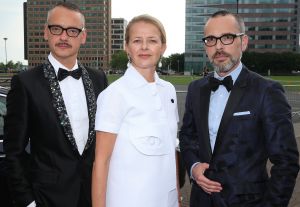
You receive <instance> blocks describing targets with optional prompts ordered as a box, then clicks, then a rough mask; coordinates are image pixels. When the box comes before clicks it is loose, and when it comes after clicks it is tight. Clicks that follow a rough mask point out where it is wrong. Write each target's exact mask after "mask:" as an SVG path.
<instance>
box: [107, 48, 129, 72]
mask: <svg viewBox="0 0 300 207" xmlns="http://www.w3.org/2000/svg"><path fill="white" fill-rule="evenodd" d="M127 62H128V58H127V54H126V52H125V51H123V50H121V51H120V52H117V53H115V54H113V55H112V58H111V62H110V66H111V69H112V70H115V71H116V70H122V71H124V70H126V68H127Z"/></svg>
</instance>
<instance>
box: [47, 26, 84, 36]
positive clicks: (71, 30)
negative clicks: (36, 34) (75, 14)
mask: <svg viewBox="0 0 300 207" xmlns="http://www.w3.org/2000/svg"><path fill="white" fill-rule="evenodd" d="M48 29H49V31H50V32H51V34H53V35H61V34H62V33H63V32H64V31H66V33H67V35H68V36H69V37H78V35H79V34H80V32H82V31H83V30H84V28H82V29H78V28H75V27H68V28H63V27H62V26H60V25H48Z"/></svg>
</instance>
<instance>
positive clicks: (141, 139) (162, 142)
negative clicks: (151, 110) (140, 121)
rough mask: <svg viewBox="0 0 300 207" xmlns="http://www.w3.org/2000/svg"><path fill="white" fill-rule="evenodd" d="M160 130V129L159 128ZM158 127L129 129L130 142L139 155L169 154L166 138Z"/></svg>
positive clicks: (168, 143)
mask: <svg viewBox="0 0 300 207" xmlns="http://www.w3.org/2000/svg"><path fill="white" fill-rule="evenodd" d="M161 128H162V127H161ZM163 130H167V129H160V128H159V127H158V126H147V128H144V127H141V128H138V127H137V128H131V129H130V130H129V131H130V142H131V143H132V144H133V145H134V147H135V148H136V149H137V151H139V152H140V153H142V154H144V155H150V156H151V155H152V156H155V155H166V154H169V153H170V145H171V143H170V142H168V137H166V135H165V133H164V131H163Z"/></svg>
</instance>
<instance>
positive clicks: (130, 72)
mask: <svg viewBox="0 0 300 207" xmlns="http://www.w3.org/2000/svg"><path fill="white" fill-rule="evenodd" d="M124 77H125V78H127V79H128V80H129V81H128V83H129V85H131V86H132V87H133V88H139V87H142V86H144V85H147V84H149V82H148V81H147V80H146V79H145V78H144V77H143V76H142V75H141V74H140V73H139V72H138V71H137V70H136V69H135V68H134V67H133V66H132V65H131V64H130V65H129V66H128V68H127V70H126V72H125V74H124ZM154 82H155V84H157V85H162V86H163V83H162V80H161V79H160V78H159V76H158V74H157V72H156V71H155V73H154Z"/></svg>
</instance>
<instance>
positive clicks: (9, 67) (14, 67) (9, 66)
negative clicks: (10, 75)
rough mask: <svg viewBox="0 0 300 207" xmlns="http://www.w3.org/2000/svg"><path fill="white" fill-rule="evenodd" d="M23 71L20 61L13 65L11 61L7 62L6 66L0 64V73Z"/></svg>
mask: <svg viewBox="0 0 300 207" xmlns="http://www.w3.org/2000/svg"><path fill="white" fill-rule="evenodd" d="M23 69H24V65H23V64H22V62H20V61H18V62H16V63H14V62H13V61H12V60H10V61H9V62H7V65H6V64H5V63H2V62H0V72H8V71H9V72H19V71H21V70H23Z"/></svg>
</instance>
